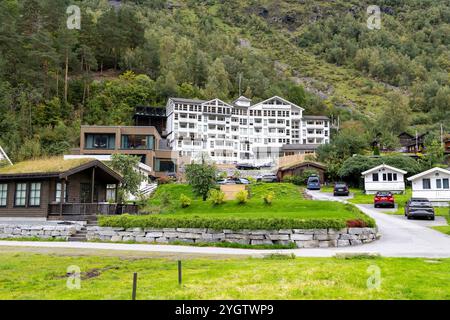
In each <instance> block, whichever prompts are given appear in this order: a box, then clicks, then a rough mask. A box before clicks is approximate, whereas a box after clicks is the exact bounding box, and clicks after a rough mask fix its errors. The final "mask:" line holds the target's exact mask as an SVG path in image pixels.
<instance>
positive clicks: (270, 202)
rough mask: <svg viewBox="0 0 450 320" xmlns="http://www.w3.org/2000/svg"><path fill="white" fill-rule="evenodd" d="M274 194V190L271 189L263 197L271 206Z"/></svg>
mask: <svg viewBox="0 0 450 320" xmlns="http://www.w3.org/2000/svg"><path fill="white" fill-rule="evenodd" d="M274 196H275V194H274V193H273V191H270V192H268V193H267V194H265V195H264V197H263V200H264V203H265V204H267V205H269V206H270V205H271V204H272V201H273V197H274Z"/></svg>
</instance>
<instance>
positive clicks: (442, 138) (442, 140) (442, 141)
mask: <svg viewBox="0 0 450 320" xmlns="http://www.w3.org/2000/svg"><path fill="white" fill-rule="evenodd" d="M441 145H442V146H443V147H444V126H443V125H442V122H441Z"/></svg>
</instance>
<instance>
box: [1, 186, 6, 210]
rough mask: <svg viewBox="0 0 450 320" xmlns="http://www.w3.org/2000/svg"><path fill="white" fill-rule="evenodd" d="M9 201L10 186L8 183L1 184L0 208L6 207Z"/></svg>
mask: <svg viewBox="0 0 450 320" xmlns="http://www.w3.org/2000/svg"><path fill="white" fill-rule="evenodd" d="M7 200H8V185H7V184H6V183H2V184H0V207H6V202H7Z"/></svg>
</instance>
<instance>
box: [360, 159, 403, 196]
mask: <svg viewBox="0 0 450 320" xmlns="http://www.w3.org/2000/svg"><path fill="white" fill-rule="evenodd" d="M361 174H362V176H363V177H364V190H365V191H366V193H367V194H375V193H377V191H390V192H392V193H403V192H405V174H407V172H406V171H404V170H400V169H397V168H394V167H391V166H388V165H385V164H382V165H379V166H377V167H374V168H372V169H370V170H367V171H364V172H362V173H361Z"/></svg>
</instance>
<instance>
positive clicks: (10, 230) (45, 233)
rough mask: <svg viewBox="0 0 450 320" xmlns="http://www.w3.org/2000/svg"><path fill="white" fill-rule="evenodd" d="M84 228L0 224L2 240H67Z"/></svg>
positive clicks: (74, 226)
mask: <svg viewBox="0 0 450 320" xmlns="http://www.w3.org/2000/svg"><path fill="white" fill-rule="evenodd" d="M81 228H82V225H81V224H71V225H58V224H44V223H42V224H17V223H16V224H15V223H7V224H0V239H8V238H35V237H36V238H40V239H60V240H67V239H69V237H70V236H71V235H74V234H75V233H77V230H80V229H81Z"/></svg>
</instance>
